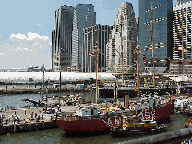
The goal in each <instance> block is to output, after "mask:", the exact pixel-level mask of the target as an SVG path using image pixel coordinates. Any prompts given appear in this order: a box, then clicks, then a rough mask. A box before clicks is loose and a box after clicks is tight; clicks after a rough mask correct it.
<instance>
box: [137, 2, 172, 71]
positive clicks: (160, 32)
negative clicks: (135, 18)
mask: <svg viewBox="0 0 192 144" xmlns="http://www.w3.org/2000/svg"><path fill="white" fill-rule="evenodd" d="M172 6H173V4H172V0H139V47H140V50H141V59H140V63H141V66H142V71H148V72H152V71H153V70H152V69H153V65H152V61H155V72H157V73H162V72H165V71H168V70H169V61H167V60H168V59H172V50H173V32H172V29H173V22H172V21H173V19H172V13H173V8H172ZM152 22H153V23H152ZM152 24H153V27H152ZM152 42H153V46H154V47H153V49H154V58H153V59H152Z"/></svg>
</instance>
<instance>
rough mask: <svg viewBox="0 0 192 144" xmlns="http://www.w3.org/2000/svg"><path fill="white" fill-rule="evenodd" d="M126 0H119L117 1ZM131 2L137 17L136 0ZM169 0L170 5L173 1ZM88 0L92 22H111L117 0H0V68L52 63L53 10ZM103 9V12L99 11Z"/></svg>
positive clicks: (114, 15)
mask: <svg viewBox="0 0 192 144" xmlns="http://www.w3.org/2000/svg"><path fill="white" fill-rule="evenodd" d="M123 2H126V0H122V1H121V3H123ZM127 2H130V3H132V4H133V8H134V11H135V14H136V17H138V1H134V0H127ZM176 2H177V1H176V0H173V5H175V4H176ZM77 4H92V5H93V6H94V7H95V12H96V23H97V24H104V25H110V26H112V25H113V24H114V20H115V17H116V13H117V11H118V8H119V5H120V1H107V0H98V1H96V2H93V1H88V0H87V1H70V0H65V1H64V0H54V1H52V0H46V1H45V0H43V1H37V0H34V1H26V0H18V1H11V0H2V1H1V2H0V16H1V19H2V21H1V23H0V61H1V63H0V69H2V68H23V67H27V66H39V67H41V66H42V65H43V64H45V67H46V68H51V65H52V62H51V61H52V58H51V52H52V46H51V44H52V30H53V29H54V28H55V20H54V19H55V16H54V15H55V10H56V9H57V8H58V7H60V6H62V5H68V6H70V5H71V6H75V5H77ZM103 13H105V15H104V14H103Z"/></svg>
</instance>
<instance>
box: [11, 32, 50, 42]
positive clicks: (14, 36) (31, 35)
mask: <svg viewBox="0 0 192 144" xmlns="http://www.w3.org/2000/svg"><path fill="white" fill-rule="evenodd" d="M27 34H28V36H25V35H24V34H20V33H18V34H13V33H12V34H11V35H10V37H9V38H10V39H11V40H27V41H30V40H34V39H41V40H42V39H43V40H47V39H49V37H48V36H40V35H39V34H37V33H31V32H28V33H27Z"/></svg>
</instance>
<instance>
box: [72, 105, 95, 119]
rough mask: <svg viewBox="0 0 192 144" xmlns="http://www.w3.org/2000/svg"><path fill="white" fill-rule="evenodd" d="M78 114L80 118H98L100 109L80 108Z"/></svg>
mask: <svg viewBox="0 0 192 144" xmlns="http://www.w3.org/2000/svg"><path fill="white" fill-rule="evenodd" d="M76 114H77V115H78V116H80V117H96V116H98V114H99V112H98V108H95V107H92V106H85V107H80V108H78V109H77V111H76Z"/></svg>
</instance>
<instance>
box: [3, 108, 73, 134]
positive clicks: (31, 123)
mask: <svg viewBox="0 0 192 144" xmlns="http://www.w3.org/2000/svg"><path fill="white" fill-rule="evenodd" d="M60 109H61V112H62V113H65V112H66V113H67V112H68V111H74V110H75V107H74V106H61V107H60ZM53 128H58V125H57V122H56V120H55V113H49V112H48V110H47V111H45V110H44V108H43V107H30V108H19V109H9V108H7V109H6V110H1V112H0V134H2V135H3V134H11V133H20V132H31V131H39V130H45V129H53Z"/></svg>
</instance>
